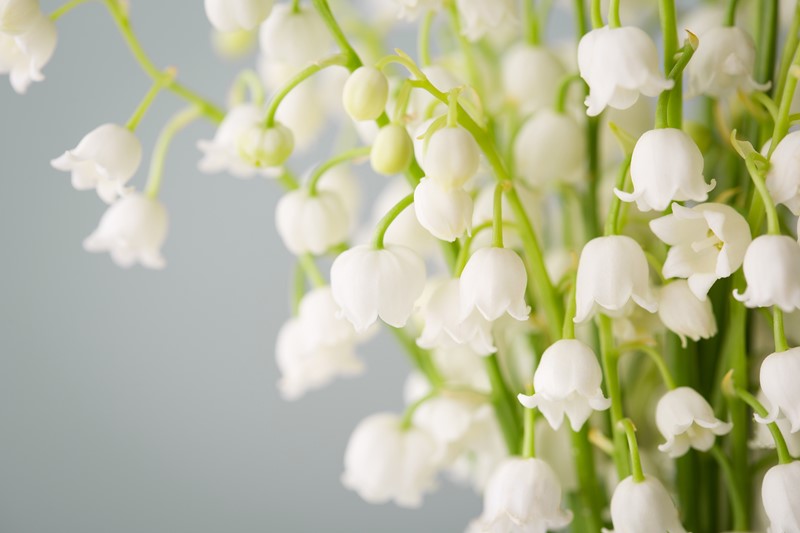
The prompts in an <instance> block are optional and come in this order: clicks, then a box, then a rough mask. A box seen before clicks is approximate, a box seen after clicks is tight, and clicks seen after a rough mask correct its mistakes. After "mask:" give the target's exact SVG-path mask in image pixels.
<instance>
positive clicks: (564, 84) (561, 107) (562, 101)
mask: <svg viewBox="0 0 800 533" xmlns="http://www.w3.org/2000/svg"><path fill="white" fill-rule="evenodd" d="M576 82H581V83H584V82H583V78H581V75H580V74H571V75H569V76H567V77H566V78H564V79H563V80H561V83H560V84H559V86H558V93H557V94H556V104H555V110H556V113H565V112H566V109H567V98H568V97H569V90H570V88H571V87H572V84H573V83H576Z"/></svg>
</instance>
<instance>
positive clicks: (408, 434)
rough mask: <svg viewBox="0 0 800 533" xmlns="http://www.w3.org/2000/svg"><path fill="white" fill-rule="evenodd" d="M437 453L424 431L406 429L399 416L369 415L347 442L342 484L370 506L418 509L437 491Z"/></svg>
mask: <svg viewBox="0 0 800 533" xmlns="http://www.w3.org/2000/svg"><path fill="white" fill-rule="evenodd" d="M436 451H437V449H436V443H435V442H434V441H433V439H432V438H431V437H430V436H429V435H428V434H427V433H426V432H425V431H422V430H420V429H417V428H414V427H410V428H403V427H402V426H401V421H400V418H399V417H398V416H396V415H394V414H391V413H379V414H375V415H372V416H369V417H367V418H365V419H364V420H362V421H361V422H360V423H359V424H358V426H357V427H356V429H355V431H353V434H352V435H351V436H350V441H349V442H348V443H347V450H346V451H345V456H344V474H342V484H344V486H345V487H347V488H348V489H350V490H354V491H356V492H357V493H358V495H359V496H361V497H362V498H363V499H364V500H366V501H367V502H369V503H385V502H388V501H394V502H395V503H396V504H397V505H399V506H401V507H419V506H420V505H421V504H422V496H423V494H424V493H426V492H430V491H432V490H433V489H435V488H436V480H435V477H436V466H437V465H436V462H435V459H436V455H437V454H436Z"/></svg>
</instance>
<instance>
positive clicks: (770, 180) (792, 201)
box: [766, 131, 800, 215]
mask: <svg viewBox="0 0 800 533" xmlns="http://www.w3.org/2000/svg"><path fill="white" fill-rule="evenodd" d="M769 163H770V166H769V171H768V172H767V179H766V182H767V189H768V190H769V195H770V196H771V197H772V201H773V202H775V203H776V204H784V205H785V206H786V207H788V208H789V209H790V210H791V212H792V213H793V214H795V215H800V131H793V132H790V133H788V134H787V135H786V136H785V137H784V138H783V139H781V142H779V143H778V146H776V147H775V151H774V152H772V157H771V158H770V160H769Z"/></svg>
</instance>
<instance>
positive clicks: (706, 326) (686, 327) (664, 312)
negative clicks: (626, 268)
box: [658, 280, 717, 348]
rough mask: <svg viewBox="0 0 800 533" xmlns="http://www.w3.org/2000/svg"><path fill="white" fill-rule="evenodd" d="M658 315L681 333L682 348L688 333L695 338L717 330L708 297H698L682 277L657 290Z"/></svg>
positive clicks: (668, 326)
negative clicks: (701, 298) (702, 298)
mask: <svg viewBox="0 0 800 533" xmlns="http://www.w3.org/2000/svg"><path fill="white" fill-rule="evenodd" d="M658 317H659V318H660V319H661V322H663V323H664V325H665V326H666V327H667V328H669V330H670V331H672V332H673V333H675V334H676V335H677V336H678V337H680V339H681V345H682V346H683V347H684V348H685V347H686V338H687V337H688V338H690V339H692V340H693V341H698V340H700V339H710V338H711V337H713V336H714V335H716V334H717V319H716V318H715V317H714V309H713V308H712V307H711V300H709V299H708V298H706V299H705V300H700V299H699V298H698V297H697V295H696V294H695V293H693V292H692V289H691V288H690V287H689V283H688V282H687V281H684V280H678V281H673V282H672V283H668V284H666V285H664V286H663V287H662V288H661V290H659V291H658Z"/></svg>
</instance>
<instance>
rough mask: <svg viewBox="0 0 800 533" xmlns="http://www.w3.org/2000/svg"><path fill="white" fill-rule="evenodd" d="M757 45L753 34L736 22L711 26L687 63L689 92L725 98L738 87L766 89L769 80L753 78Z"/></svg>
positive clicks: (756, 89)
mask: <svg viewBox="0 0 800 533" xmlns="http://www.w3.org/2000/svg"><path fill="white" fill-rule="evenodd" d="M755 63H756V47H755V44H754V43H753V39H752V38H751V37H750V35H749V34H748V33H747V32H746V31H744V30H742V29H741V28H737V27H736V26H727V27H722V26H720V27H716V28H710V29H708V30H706V31H704V32H703V34H702V36H701V38H700V44H699V46H698V47H697V50H696V51H695V53H694V56H692V60H691V61H689V64H688V65H687V67H686V72H687V76H688V78H689V88H688V91H687V96H688V97H692V96H697V95H700V94H704V95H707V96H711V97H713V98H723V97H726V96H728V95H730V94H731V93H733V92H735V91H742V92H745V93H749V92H753V91H764V90H766V89H768V88H769V84H761V83H757V82H756V81H755V80H754V79H753V69H754V67H755Z"/></svg>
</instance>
